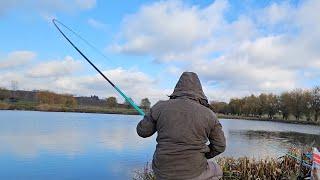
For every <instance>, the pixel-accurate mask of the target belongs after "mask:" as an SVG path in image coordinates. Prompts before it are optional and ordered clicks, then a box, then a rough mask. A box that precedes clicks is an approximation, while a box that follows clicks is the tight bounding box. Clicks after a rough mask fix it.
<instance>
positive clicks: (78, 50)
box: [52, 19, 145, 116]
mask: <svg viewBox="0 0 320 180" xmlns="http://www.w3.org/2000/svg"><path fill="white" fill-rule="evenodd" d="M52 23H53V24H54V26H55V27H56V28H57V29H58V31H59V32H60V33H61V35H62V36H63V37H64V38H65V39H66V40H67V41H68V42H69V43H70V44H71V46H72V47H73V48H74V49H75V50H76V51H77V52H78V53H79V54H80V55H81V56H82V57H83V58H84V59H85V60H86V61H87V62H88V63H89V64H90V65H91V66H92V67H93V68H94V69H95V70H96V71H97V72H98V73H99V74H100V75H101V76H102V77H103V78H104V79H105V80H106V81H108V83H109V84H110V85H111V86H112V87H113V88H114V89H115V90H116V91H117V92H118V93H119V94H120V95H121V96H122V97H123V98H124V99H125V100H126V101H127V102H128V103H129V104H130V105H131V106H132V107H133V108H134V109H135V110H136V111H138V113H139V114H140V115H142V116H144V115H145V113H144V112H143V110H142V109H140V108H139V107H138V106H137V105H136V104H135V103H134V102H133V101H132V99H131V98H129V97H128V96H127V95H126V94H125V93H124V92H123V91H121V90H120V88H119V87H118V86H116V85H115V84H114V83H113V82H112V81H111V80H110V79H109V78H107V77H106V76H105V75H104V74H103V73H102V72H101V71H100V70H99V69H98V68H97V67H96V66H95V65H94V64H93V63H92V62H91V61H90V60H89V58H87V56H86V55H84V53H83V52H82V51H81V50H80V49H79V48H78V47H77V46H76V45H75V44H74V43H73V42H72V41H71V40H70V39H69V38H68V37H67V36H66V35H65V34H64V32H63V31H62V30H61V29H60V27H59V26H58V24H59V25H61V26H63V27H65V28H66V29H67V30H69V31H70V32H71V33H73V34H74V35H75V36H77V37H78V38H80V39H81V40H82V41H84V42H85V43H86V44H87V45H88V46H90V47H91V48H92V49H94V50H95V51H97V52H98V53H99V54H100V55H102V56H103V57H105V58H106V59H107V57H106V56H105V55H104V54H102V53H101V52H100V51H99V50H98V49H97V48H96V47H94V46H93V45H92V44H90V43H89V42H88V41H87V40H85V39H84V38H82V37H81V36H80V35H79V34H78V33H76V32H75V31H73V30H72V29H71V28H69V27H68V26H66V25H65V24H63V23H62V22H60V21H58V20H56V19H52Z"/></svg>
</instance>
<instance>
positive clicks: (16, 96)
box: [0, 88, 151, 110]
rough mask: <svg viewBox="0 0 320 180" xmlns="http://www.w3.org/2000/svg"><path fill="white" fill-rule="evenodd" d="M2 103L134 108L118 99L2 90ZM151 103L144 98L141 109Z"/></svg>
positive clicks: (0, 94)
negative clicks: (119, 101)
mask: <svg viewBox="0 0 320 180" xmlns="http://www.w3.org/2000/svg"><path fill="white" fill-rule="evenodd" d="M0 102H4V103H19V102H29V103H35V104H46V105H62V106H64V107H69V108H75V107H77V106H83V107H92V106H99V107H106V108H126V109H130V108H132V107H131V106H130V105H129V104H128V103H127V102H124V103H118V101H117V98H116V97H108V98H106V99H100V98H99V97H98V96H95V95H94V96H90V97H74V96H73V95H70V94H58V93H54V92H50V91H39V90H34V91H22V90H8V89H5V88H0ZM150 105H151V103H150V101H149V99H148V98H143V99H142V100H141V103H140V107H141V108H143V109H145V110H148V109H149V108H150Z"/></svg>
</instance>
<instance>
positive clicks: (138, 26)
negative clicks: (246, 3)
mask: <svg viewBox="0 0 320 180" xmlns="http://www.w3.org/2000/svg"><path fill="white" fill-rule="evenodd" d="M230 3H232V1H230ZM231 5H232V4H229V3H228V1H223V0H220V1H215V2H213V3H212V4H209V5H208V6H207V7H199V6H192V5H186V4H185V3H184V2H182V1H162V2H157V3H153V4H149V5H146V6H143V7H142V8H141V9H140V10H139V11H138V12H136V13H134V14H132V15H128V16H127V17H126V18H124V21H123V27H122V29H121V31H120V33H119V34H120V37H121V38H120V39H119V40H118V42H116V43H115V44H114V45H113V46H111V49H112V50H114V51H116V52H119V53H127V54H139V55H151V56H152V57H153V58H154V59H156V60H157V61H158V62H163V63H165V64H167V65H168V67H167V71H168V72H170V73H173V74H176V73H177V72H181V71H182V70H183V69H188V70H193V71H195V72H198V73H199V75H200V77H202V79H203V80H204V84H206V85H207V87H208V93H209V94H211V95H212V94H213V93H212V92H216V93H218V94H220V95H221V96H223V97H225V95H226V94H228V95H230V96H235V95H236V94H238V95H239V96H242V95H248V94H250V93H259V92H281V91H284V90H290V89H293V88H297V87H302V86H303V84H306V83H305V82H306V81H308V80H310V79H308V78H310V77H312V78H315V77H316V76H319V75H318V74H316V73H315V72H317V70H320V66H319V65H320V63H319V62H320V48H319V46H318V42H319V41H320V25H319V24H318V23H316V19H319V18H320V15H319V13H318V9H319V8H320V2H319V1H317V0H307V1H303V2H301V3H299V4H297V5H293V4H291V3H289V2H287V1H285V2H273V3H271V4H270V5H268V6H266V7H264V8H261V9H251V12H247V11H246V12H244V13H240V14H238V15H237V17H236V18H235V20H232V21H230V20H228V19H227V18H226V16H225V12H228V10H229V9H228V7H230V6H231ZM249 9H250V7H249ZM174 61H183V62H184V63H185V65H184V66H181V65H180V64H179V65H176V66H175V65H172V64H171V63H172V62H174ZM316 69H317V70H316ZM301 74H305V75H301ZM222 92H224V95H223V93H222ZM235 92H236V93H235ZM246 93H247V94H246ZM225 100H227V99H225Z"/></svg>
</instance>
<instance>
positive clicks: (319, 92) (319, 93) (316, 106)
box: [311, 86, 320, 121]
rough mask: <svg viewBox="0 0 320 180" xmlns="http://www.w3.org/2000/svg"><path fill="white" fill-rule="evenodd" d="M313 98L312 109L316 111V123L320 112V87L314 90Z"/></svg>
mask: <svg viewBox="0 0 320 180" xmlns="http://www.w3.org/2000/svg"><path fill="white" fill-rule="evenodd" d="M311 98H312V103H311V107H312V110H313V111H314V121H318V116H319V112H320V86H316V87H314V88H313V89H312V92H311Z"/></svg>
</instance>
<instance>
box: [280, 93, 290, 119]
mask: <svg viewBox="0 0 320 180" xmlns="http://www.w3.org/2000/svg"><path fill="white" fill-rule="evenodd" d="M279 99H280V103H279V109H280V112H281V114H282V119H285V120H288V118H289V115H290V108H289V107H290V103H291V98H290V94H289V93H288V92H283V93H282V94H281V95H280V98H279Z"/></svg>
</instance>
